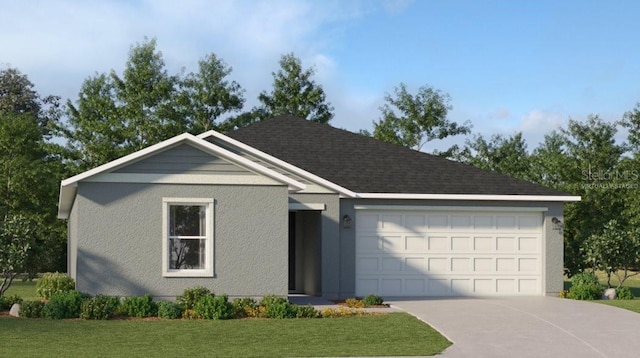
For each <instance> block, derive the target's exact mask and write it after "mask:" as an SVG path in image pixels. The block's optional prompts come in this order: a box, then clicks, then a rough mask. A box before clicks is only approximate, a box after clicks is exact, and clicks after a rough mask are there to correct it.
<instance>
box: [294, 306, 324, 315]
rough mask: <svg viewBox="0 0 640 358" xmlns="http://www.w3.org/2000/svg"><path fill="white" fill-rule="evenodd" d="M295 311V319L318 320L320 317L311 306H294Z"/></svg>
mask: <svg viewBox="0 0 640 358" xmlns="http://www.w3.org/2000/svg"><path fill="white" fill-rule="evenodd" d="M294 308H295V310H296V318H318V317H321V314H320V312H318V311H317V310H316V309H315V308H313V306H312V305H306V306H295V305H294Z"/></svg>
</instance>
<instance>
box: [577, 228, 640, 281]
mask: <svg viewBox="0 0 640 358" xmlns="http://www.w3.org/2000/svg"><path fill="white" fill-rule="evenodd" d="M584 251H585V257H586V261H587V263H588V264H589V265H590V266H591V267H592V268H593V269H594V270H595V269H598V270H602V271H604V272H605V273H606V274H607V285H608V286H609V287H611V276H612V275H615V276H616V278H617V279H618V286H617V287H616V288H620V286H622V284H623V283H624V281H626V280H627V279H628V278H629V277H632V276H636V275H638V274H639V273H640V272H631V270H635V269H637V268H638V267H640V235H639V233H638V231H637V230H636V229H635V228H634V229H631V230H629V229H625V228H623V227H622V226H621V225H620V224H619V223H618V221H617V220H610V221H609V222H608V223H607V224H605V226H604V229H603V230H602V231H601V232H600V233H597V234H593V235H591V236H590V237H589V238H588V239H587V240H586V241H585V245H584Z"/></svg>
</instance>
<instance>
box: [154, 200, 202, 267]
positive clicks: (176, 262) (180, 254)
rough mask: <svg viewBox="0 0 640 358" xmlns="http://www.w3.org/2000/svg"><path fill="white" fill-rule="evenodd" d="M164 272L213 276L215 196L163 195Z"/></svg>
mask: <svg viewBox="0 0 640 358" xmlns="http://www.w3.org/2000/svg"><path fill="white" fill-rule="evenodd" d="M162 204H163V208H162V216H163V219H162V220H163V232H162V241H163V242H162V255H163V258H164V259H163V262H162V270H163V276H182V277H213V199H202V198H164V199H162Z"/></svg>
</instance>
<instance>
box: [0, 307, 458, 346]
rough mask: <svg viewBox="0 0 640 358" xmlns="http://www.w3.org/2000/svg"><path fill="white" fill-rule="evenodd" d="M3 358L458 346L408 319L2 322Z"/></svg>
mask: <svg viewBox="0 0 640 358" xmlns="http://www.w3.org/2000/svg"><path fill="white" fill-rule="evenodd" d="M0 330H1V331H2V332H3V333H2V344H1V345H0V356H1V357H45V356H46V357H68V356H76V357H93V356H103V357H104V356H109V357H153V356H156V357H185V356H186V357H258V356H268V357H280V356H299V357H309V356H318V357H320V356H325V357H326V356H412V355H434V354H437V353H440V352H442V351H443V350H444V349H445V348H447V347H448V346H450V345H451V343H450V342H449V341H447V340H446V339H445V338H444V337H442V336H441V335H440V334H439V333H438V332H437V331H435V330H434V329H432V328H431V327H429V326H428V325H426V324H424V323H423V322H421V321H419V320H417V319H416V318H414V317H412V316H410V315H408V314H406V313H390V314H384V315H376V316H363V317H348V318H316V319H284V320H278V319H241V320H228V321H214V320H194V321H189V320H115V321H113V320H112V321H83V320H44V319H21V318H12V317H6V316H5V317H0Z"/></svg>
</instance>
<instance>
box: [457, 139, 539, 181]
mask: <svg viewBox="0 0 640 358" xmlns="http://www.w3.org/2000/svg"><path fill="white" fill-rule="evenodd" d="M454 157H455V159H456V160H458V161H460V162H463V163H467V164H470V165H473V166H475V167H478V168H482V169H487V170H491V171H494V172H498V173H502V174H506V175H509V176H511V177H513V178H519V179H524V180H530V179H531V178H532V177H533V173H532V169H533V168H532V163H531V156H530V154H529V153H528V152H527V144H526V142H525V140H524V139H523V138H522V133H521V132H519V133H516V134H514V135H512V136H510V137H508V138H505V137H504V136H502V135H500V134H495V135H493V136H492V137H491V139H490V140H487V139H485V138H484V137H483V136H482V135H477V136H475V137H474V139H473V141H472V140H467V141H466V145H465V147H464V148H463V149H462V150H461V151H460V152H459V153H458V154H456V155H455V156H454Z"/></svg>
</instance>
